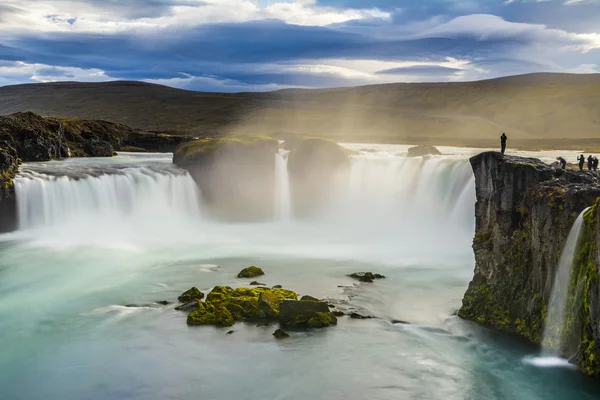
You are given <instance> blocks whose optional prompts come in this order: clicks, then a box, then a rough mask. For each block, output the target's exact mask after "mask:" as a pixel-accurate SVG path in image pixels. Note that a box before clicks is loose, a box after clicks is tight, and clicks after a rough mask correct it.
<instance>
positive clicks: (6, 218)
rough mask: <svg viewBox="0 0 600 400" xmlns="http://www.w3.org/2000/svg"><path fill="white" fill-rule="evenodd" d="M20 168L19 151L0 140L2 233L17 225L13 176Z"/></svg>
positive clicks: (0, 215) (0, 226)
mask: <svg viewBox="0 0 600 400" xmlns="http://www.w3.org/2000/svg"><path fill="white" fill-rule="evenodd" d="M18 170H19V161H18V157H17V151H16V150H15V148H14V147H13V146H12V145H11V144H10V143H9V142H8V141H0V233H2V232H9V231H12V230H14V229H15V228H16V225H17V213H16V212H17V211H16V198H15V185H14V182H13V178H14V177H15V175H16V174H17V172H18Z"/></svg>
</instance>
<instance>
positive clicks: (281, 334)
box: [273, 329, 290, 339]
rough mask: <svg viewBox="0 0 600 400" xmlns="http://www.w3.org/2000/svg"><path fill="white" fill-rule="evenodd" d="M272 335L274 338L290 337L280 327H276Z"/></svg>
mask: <svg viewBox="0 0 600 400" xmlns="http://www.w3.org/2000/svg"><path fill="white" fill-rule="evenodd" d="M273 336H275V338H276V339H285V338H289V337H290V335H289V334H288V333H287V332H284V331H283V330H281V329H277V330H276V331H275V332H273Z"/></svg>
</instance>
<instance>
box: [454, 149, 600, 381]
mask: <svg viewBox="0 0 600 400" xmlns="http://www.w3.org/2000/svg"><path fill="white" fill-rule="evenodd" d="M471 165H472V167H473V172H474V174H475V183H476V195H477V203H476V206H475V216H476V233H475V238H474V240H473V250H474V252H475V261H476V265H475V273H474V277H473V280H472V281H471V283H470V284H469V288H468V290H467V292H466V293H465V296H464V298H463V304H462V307H461V308H460V310H459V314H458V315H459V316H460V317H462V318H466V319H470V320H473V321H476V322H478V323H480V324H483V325H486V326H490V327H492V328H495V329H498V330H502V331H506V332H511V333H515V334H518V335H521V336H523V337H525V338H527V339H529V340H530V341H532V342H534V343H540V342H541V340H542V334H543V329H544V323H545V321H546V315H547V307H548V303H549V300H550V295H551V291H552V285H553V283H554V278H555V276H556V273H557V267H558V262H559V259H560V256H561V253H562V250H563V247H564V244H565V241H566V238H567V236H568V233H569V231H570V229H571V227H572V225H573V223H574V221H575V220H576V218H577V217H578V215H579V214H580V213H581V212H582V211H583V210H584V209H586V208H587V207H589V206H592V205H594V204H595V202H596V199H597V198H598V197H599V196H600V185H599V184H598V175H596V174H594V173H589V172H574V171H555V170H554V169H553V168H551V167H550V166H548V165H546V164H544V163H542V162H541V161H539V160H537V159H533V158H521V157H511V156H504V157H503V156H502V155H500V154H499V153H496V152H487V153H482V154H479V155H477V156H475V157H473V158H472V159H471ZM594 212H595V213H596V214H597V212H596V211H594ZM587 219H588V220H591V217H588V218H587ZM587 226H588V228H586V229H588V233H587V235H586V239H585V243H586V244H584V245H583V247H582V251H583V252H586V254H585V255H581V256H580V257H579V260H580V261H578V262H579V264H581V265H580V266H579V267H578V268H575V270H574V272H573V274H572V276H571V277H572V279H573V282H572V285H571V290H575V291H576V294H575V295H573V296H574V299H578V300H573V299H571V301H570V306H569V307H570V311H569V318H567V319H566V320H567V321H568V322H567V324H568V325H569V326H566V327H565V330H564V331H565V340H564V341H563V345H562V348H561V352H562V354H563V355H565V356H572V355H574V354H577V355H578V358H577V360H576V361H577V363H578V365H579V366H580V367H581V368H582V369H583V370H584V371H585V372H586V373H588V374H589V375H598V374H599V373H600V370H599V369H598V368H597V364H596V367H595V368H594V367H587V365H588V364H590V362H591V361H590V360H593V359H596V360H597V359H598V356H600V353H598V351H597V346H596V345H595V343H600V334H599V332H598V328H597V326H598V321H599V320H598V315H597V313H598V309H599V308H600V301H598V300H599V299H598V297H599V295H598V293H600V287H599V286H598V281H597V276H598V265H600V263H599V259H600V257H599V255H598V252H597V251H596V250H593V247H592V244H594V243H597V241H598V240H599V235H598V227H597V226H593V224H592V223H591V222H588V224H587ZM577 271H580V272H577ZM574 277H575V278H574ZM573 296H572V297H573ZM586 343H587V344H586ZM582 346H583V347H585V346H587V347H591V348H593V349H592V350H589V349H587V348H586V349H583V348H582Z"/></svg>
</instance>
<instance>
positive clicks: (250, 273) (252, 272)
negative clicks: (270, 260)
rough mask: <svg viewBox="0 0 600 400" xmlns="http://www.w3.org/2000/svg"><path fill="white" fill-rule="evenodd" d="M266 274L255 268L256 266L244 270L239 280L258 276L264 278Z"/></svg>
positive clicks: (239, 275)
mask: <svg viewBox="0 0 600 400" xmlns="http://www.w3.org/2000/svg"><path fill="white" fill-rule="evenodd" d="M264 274H265V273H264V272H263V270H262V269H260V268H258V267H255V266H254V265H253V266H251V267H248V268H244V269H243V270H241V271H240V273H239V274H238V276H237V277H238V278H256V277H257V276H262V275H264Z"/></svg>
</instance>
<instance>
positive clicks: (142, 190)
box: [15, 167, 201, 230]
mask: <svg viewBox="0 0 600 400" xmlns="http://www.w3.org/2000/svg"><path fill="white" fill-rule="evenodd" d="M15 188H16V196H17V209H18V211H17V212H18V220H19V228H20V229H22V230H28V229H37V228H47V227H52V226H57V225H61V224H69V223H82V222H85V221H87V222H89V223H90V224H91V225H90V228H93V227H94V223H95V222H99V221H102V222H108V221H110V222H112V223H115V224H116V223H118V224H119V225H116V226H120V225H121V224H122V223H123V222H124V221H129V222H136V221H145V222H149V221H150V220H153V221H155V222H156V223H157V224H160V223H162V222H165V221H166V220H169V219H171V220H172V219H181V218H199V217H200V215H201V213H200V207H199V200H198V199H199V197H198V189H197V186H196V184H195V182H194V181H193V180H192V178H191V177H190V176H189V175H188V174H184V173H181V172H180V173H172V172H167V171H164V172H157V171H154V170H152V169H149V168H144V167H139V168H127V169H124V170H121V171H119V172H118V173H110V174H101V173H96V174H89V175H85V174H84V175H80V176H75V177H73V176H66V175H62V176H53V175H47V174H44V173H39V172H35V171H24V172H22V173H20V174H19V176H18V177H17V178H15Z"/></svg>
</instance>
